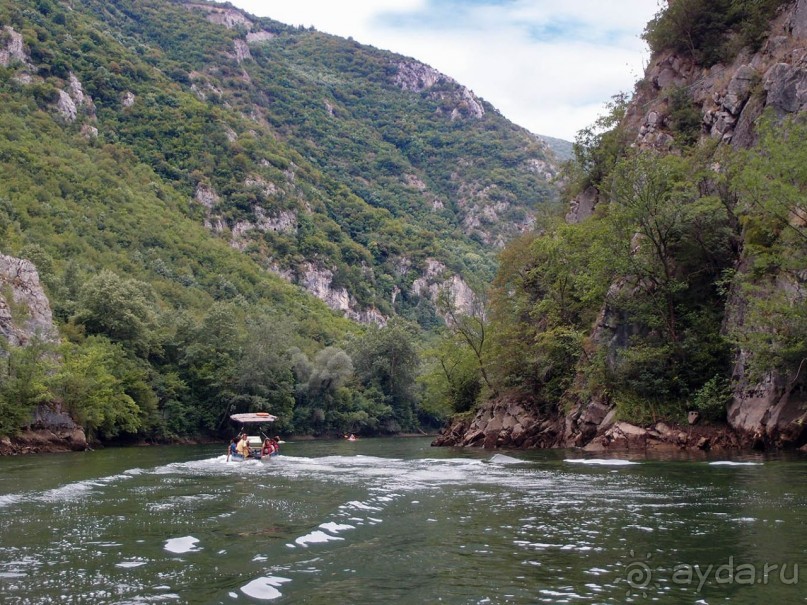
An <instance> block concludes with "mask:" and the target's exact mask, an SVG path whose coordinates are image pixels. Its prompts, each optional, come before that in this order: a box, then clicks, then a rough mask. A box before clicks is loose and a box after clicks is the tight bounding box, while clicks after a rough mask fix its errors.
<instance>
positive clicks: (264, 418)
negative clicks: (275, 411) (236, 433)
mask: <svg viewBox="0 0 807 605" xmlns="http://www.w3.org/2000/svg"><path fill="white" fill-rule="evenodd" d="M230 420H235V421H236V422H240V423H241V424H250V423H252V424H260V423H262V422H263V423H265V422H274V421H275V420H277V416H272V415H271V414H268V413H267V412H249V413H244V414H232V415H231V416H230Z"/></svg>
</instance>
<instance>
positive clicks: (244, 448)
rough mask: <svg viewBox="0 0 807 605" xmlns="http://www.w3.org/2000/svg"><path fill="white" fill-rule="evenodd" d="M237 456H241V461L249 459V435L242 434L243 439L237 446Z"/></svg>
mask: <svg viewBox="0 0 807 605" xmlns="http://www.w3.org/2000/svg"><path fill="white" fill-rule="evenodd" d="M235 449H236V454H238V455H239V456H241V459H242V460H243V459H246V458H249V455H250V451H249V440H248V439H247V434H246V433H242V434H241V439H240V441H239V442H238V445H237V446H236V448H235Z"/></svg>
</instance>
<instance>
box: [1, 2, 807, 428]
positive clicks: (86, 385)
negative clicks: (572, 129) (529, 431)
mask: <svg viewBox="0 0 807 605" xmlns="http://www.w3.org/2000/svg"><path fill="white" fill-rule="evenodd" d="M791 5H792V3H788V2H782V1H773V0H771V1H767V2H755V1H754V2H752V1H748V2H704V1H702V0H678V1H677V2H675V3H672V4H671V5H670V6H668V7H664V8H663V9H662V10H660V11H659V13H658V15H657V16H656V17H655V19H653V20H652V21H651V22H650V23H649V24H648V26H647V29H646V30H645V34H644V37H645V39H646V41H647V42H648V44H649V45H650V47H651V50H652V51H653V56H654V57H656V58H657V60H658V61H659V62H661V63H663V64H664V65H672V64H675V65H678V66H679V68H678V69H684V71H686V76H682V75H680V73H677V74H676V75H675V77H674V78H673V83H672V84H671V85H665V86H662V85H661V84H659V83H658V82H659V80H660V79H661V78H659V77H656V78H655V80H651V79H650V78H646V79H645V80H642V81H640V82H639V83H637V86H636V90H635V91H634V93H633V94H632V95H626V94H619V95H617V96H615V97H614V99H613V101H612V103H611V104H610V106H609V108H608V111H607V112H606V113H605V114H604V115H603V116H602V117H601V118H600V119H599V120H598V121H597V122H596V123H595V124H593V125H592V126H591V127H589V128H587V129H585V130H583V131H581V132H580V134H579V136H578V138H577V140H576V141H575V143H574V146H573V153H572V156H573V157H572V158H571V159H570V160H569V161H568V162H567V163H566V165H565V168H564V171H563V175H562V178H561V179H560V180H559V181H557V182H558V183H560V185H561V187H562V189H563V190H562V191H561V192H558V191H557V189H556V188H557V185H555V184H553V182H552V178H553V175H554V174H555V173H556V165H555V164H554V159H553V156H552V152H551V151H550V150H549V146H548V145H547V143H545V142H544V141H542V140H540V139H539V138H538V137H536V136H534V135H531V134H529V133H527V132H525V131H523V130H522V129H520V128H518V127H516V126H514V125H512V124H510V123H509V122H507V121H506V120H505V119H504V118H503V117H502V116H500V115H499V114H498V113H497V112H496V110H495V109H494V108H492V107H491V106H490V105H488V104H487V103H485V102H484V101H483V100H481V99H477V98H476V97H475V96H474V95H473V94H472V93H470V91H467V90H466V89H464V88H462V87H461V86H460V85H459V84H457V83H456V82H454V81H453V80H450V79H449V78H447V77H445V76H442V75H441V74H438V73H437V72H434V71H433V70H431V69H430V68H428V67H427V66H424V65H422V64H419V63H417V62H414V61H412V60H409V59H406V58H404V57H399V56H397V55H392V54H391V53H386V52H383V51H379V50H377V49H373V48H371V47H366V46H362V45H360V44H358V43H356V42H354V41H352V40H344V39H340V38H336V37H333V36H327V35H324V34H321V33H319V32H316V31H313V30H305V29H301V28H291V27H288V26H285V25H282V24H280V23H277V22H274V21H271V20H269V19H258V18H254V17H250V16H248V15H246V14H244V13H242V12H240V11H237V10H235V9H233V8H232V7H230V6H228V5H211V4H207V3H203V2H194V3H186V2H179V1H177V2H168V1H164V0H147V1H144V2H116V3H104V2H96V1H95V0H84V1H81V2H74V3H73V4H72V6H71V7H67V5H65V4H63V3H59V2H56V1H53V0H38V1H36V2H7V1H4V0H0V28H1V29H0V51H2V52H0V59H3V60H2V61H0V64H2V65H0V99H1V100H2V103H0V120H2V123H3V125H4V128H3V132H2V133H0V165H2V170H3V173H4V175H5V176H4V178H3V179H2V180H0V233H2V236H1V238H2V239H0V253H2V254H5V255H9V256H14V257H19V258H24V259H28V260H30V261H31V262H32V263H33V264H34V265H35V267H36V269H37V271H38V273H39V276H40V279H41V280H42V283H43V286H44V288H45V292H46V294H47V296H48V299H49V300H50V304H51V306H52V309H53V316H54V322H55V324H56V328H57V330H58V336H57V337H55V338H33V339H32V340H31V341H30V342H29V343H28V344H27V346H24V347H13V346H7V345H6V344H5V343H3V339H2V338H0V345H2V346H3V350H2V353H0V434H4V435H8V434H13V433H14V432H15V431H17V430H18V429H19V428H20V427H23V426H25V425H26V424H27V423H29V422H30V418H31V413H32V410H34V409H35V408H36V407H37V406H39V405H41V404H45V405H54V404H58V405H60V406H61V407H62V409H65V410H67V411H69V413H70V414H71V415H72V416H73V417H74V418H75V419H76V420H77V421H78V422H79V424H81V425H82V426H83V427H84V429H85V430H86V431H87V433H88V435H90V436H91V437H93V438H97V439H101V440H109V439H112V438H116V437H123V438H153V439H172V438H178V437H187V436H199V435H220V434H221V432H222V431H224V430H226V429H227V417H228V415H229V414H231V413H234V412H241V411H257V410H267V411H271V412H272V413H274V414H276V415H277V416H278V417H279V419H280V420H279V422H278V429H279V431H284V432H288V433H292V432H294V433H307V434H317V435H324V434H336V433H342V432H346V431H350V432H357V433H361V432H363V433H365V434H382V433H397V432H401V431H415V430H420V429H423V428H433V427H437V426H439V425H440V423H442V422H443V421H444V420H445V419H446V418H447V417H448V416H450V415H452V414H456V415H458V417H463V416H465V417H468V416H472V415H473V414H475V413H477V412H478V410H479V409H480V406H482V407H484V406H485V405H486V404H487V402H490V401H497V400H500V399H503V398H507V397H511V398H518V399H520V400H523V401H525V402H527V405H528V406H529V407H530V408H532V409H534V410H536V411H537V412H538V413H539V414H545V415H548V416H552V415H555V416H557V415H563V414H564V413H565V412H567V411H568V410H570V409H572V408H573V407H574V406H576V405H581V404H584V403H585V402H589V401H599V402H604V404H606V405H607V406H610V407H611V408H612V409H614V410H615V412H616V414H617V416H618V418H620V419H623V420H626V421H630V422H635V423H637V424H646V423H649V422H656V421H658V420H661V419H663V420H669V421H672V422H685V418H686V414H687V411H689V410H692V409H696V410H698V411H699V412H700V414H701V416H702V417H703V418H705V419H707V420H710V421H725V420H726V413H727V409H728V407H729V405H730V404H731V403H732V401H735V400H736V399H737V397H738V393H740V392H742V390H743V389H747V388H751V387H753V385H755V384H758V383H761V382H764V381H765V380H768V381H769V382H770V381H773V378H772V377H774V376H780V377H783V380H784V381H785V383H786V384H787V385H788V389H790V390H789V391H788V392H792V390H793V389H794V388H801V387H800V386H799V385H801V384H803V382H804V378H803V365H804V360H805V359H807V345H806V344H805V343H807V309H806V308H805V298H807V297H806V296H805V293H804V285H803V284H804V280H805V276H804V267H805V261H807V258H806V257H807V246H806V245H805V243H807V242H805V239H807V232H806V231H805V229H806V228H807V218H805V216H806V214H805V209H804V201H803V200H804V199H805V190H806V189H807V174H805V166H807V146H806V145H807V143H805V141H806V140H807V138H806V137H805V135H807V132H806V131H807V125H805V123H804V120H803V114H801V113H800V111H799V110H798V108H796V109H792V108H790V106H791V105H793V103H790V101H788V103H790V104H789V105H788V104H787V103H785V105H782V104H779V105H776V104H775V103H774V102H773V100H772V94H773V93H772V92H771V90H772V88H773V85H771V84H770V81H769V78H768V79H765V78H763V77H762V75H761V74H756V75H751V76H748V77H745V76H744V79H742V80H740V79H739V78H736V77H733V76H732V75H731V74H732V73H735V72H733V71H730V69H735V67H736V65H739V64H742V66H743V68H746V67H748V69H746V72H748V71H753V69H752V68H750V67H749V66H750V65H751V64H752V63H748V64H745V63H743V61H746V60H747V58H748V57H749V56H751V55H753V53H757V54H756V55H754V56H756V57H760V56H763V55H760V53H765V52H773V51H770V50H769V48H770V44H769V42H768V37H769V35H770V28H771V27H772V26H771V23H772V22H774V21H775V20H776V19H777V18H779V17H778V16H779V15H781V14H783V10H784V9H787V8H788V7H790V6H791ZM779 44H780V47H782V46H781V45H782V44H783V43H782V42H779ZM2 49H5V50H2ZM782 52H784V51H782ZM770 56H771V57H773V55H770ZM777 58H778V56H777ZM764 60H770V61H774V59H765V58H764V56H763V59H758V63H762V62H764ZM664 62H666V63H664ZM661 63H659V64H661ZM680 65H684V66H685V67H684V68H680ZM780 65H781V63H780ZM724 68H725V69H726V70H727V71H726V73H727V74H728V75H724V76H721V75H720V74H721V73H723V72H720V71H719V70H720V69H724ZM659 69H661V68H659ZM778 69H780V70H781V68H778ZM710 70H711V71H710ZM715 70H718V71H715ZM735 71H736V70H735ZM740 71H742V70H740ZM746 72H743V73H746ZM681 73H683V72H681ZM715 73H716V74H718V75H714V76H713V75H710V74H715ZM710 77H711V78H713V79H714V80H715V81H722V80H721V78H722V79H723V80H725V81H724V82H723V83H722V84H721V85H723V86H725V85H727V82H728V81H729V80H731V82H732V83H735V82H740V81H741V83H742V85H740V84H736V85H735V88H734V89H732V90H733V92H731V94H732V95H734V96H733V97H731V96H730V95H726V99H727V100H726V101H725V102H724V101H723V100H722V97H721V103H722V105H721V107H720V108H719V109H720V110H721V111H722V113H720V116H721V117H715V116H716V115H717V113H719V112H717V113H716V112H714V111H712V110H711V109H709V108H708V107H707V105H708V103H712V102H713V99H714V98H716V97H717V96H719V95H717V93H712V92H711V91H708V90H707V91H706V92H704V91H702V90H701V89H699V88H698V86H699V83H700V82H701V81H703V80H705V79H708V78H710ZM687 78H689V79H687ZM766 78H767V76H766ZM763 80H764V82H763ZM692 82H695V84H692ZM738 90H739V91H740V92H741V93H742V94H741V95H740V94H739V93H738V92H737V91H738ZM698 95H701V96H698ZM739 96H742V103H740V102H739V101H737V98H738V97H739ZM704 99H706V100H705V101H704ZM710 99H711V100H710ZM649 105H653V108H654V109H652V110H651V111H649V112H648V111H646V106H649ZM734 105H736V106H737V107H738V109H736V115H734V116H732V115H729V114H730V112H728V113H727V111H723V107H724V106H725V107H729V106H731V107H734ZM783 106H784V107H785V109H784V110H783V109H782V108H781V107H783ZM743 107H747V108H750V109H753V110H754V111H753V115H752V116H751V117H749V118H747V119H745V117H744V116H748V115H750V114H751V113H752V112H751V111H750V109H749V112H747V113H743V114H742V115H740V111H741V110H742V108H743ZM766 107H767V109H766ZM659 114H661V117H659ZM713 114H714V115H713ZM653 115H654V116H655V117H652V119H651V117H650V116H653ZM637 116H638V118H637ZM710 120H711V121H710ZM731 120H733V121H731ZM725 124H730V125H731V126H732V127H734V124H737V127H736V129H735V130H732V131H730V132H729V131H727V130H726V128H725V127H724V125H725ZM718 126H719V127H718ZM743 129H744V130H743ZM741 130H743V132H742V133H741V134H742V137H741V136H740V134H737V133H740V131H741ZM647 132H650V133H651V134H652V136H653V137H654V138H652V139H651V138H648V137H649V135H645V134H643V133H647ZM732 136H734V137H735V138H734V141H732V138H731V137H732ZM643 137H644V138H643ZM550 143H551V144H552V146H553V147H555V148H556V149H558V150H563V149H564V146H563V145H562V144H561V142H558V141H550ZM592 192H593V193H592ZM586 196H588V197H589V198H590V199H595V200H596V204H593V205H592V208H591V212H590V216H586V217H584V218H580V219H574V220H571V219H570V218H569V217H568V216H566V213H567V210H568V207H569V202H572V206H573V207H574V206H575V205H576V204H578V203H579V202H578V201H579V200H580V199H582V198H584V197H586ZM592 196H593V198H592ZM306 290H307V291H306ZM312 292H313V293H315V294H316V295H317V296H319V297H320V298H321V299H323V300H324V301H325V302H323V301H321V300H318V299H317V298H315V297H314V296H312V295H311V293H312ZM3 298H4V299H5V300H6V301H10V302H7V304H8V305H9V306H10V307H11V308H10V313H11V315H12V316H14V315H16V316H18V317H24V316H25V313H26V311H25V309H21V308H15V307H14V304H13V296H12V295H11V293H10V292H6V291H4V292H3ZM335 300H337V301H339V304H336V303H335V302H334V301H335ZM326 302H327V305H326V304H325V303H326ZM329 307H330V308H329ZM346 315H347V317H346ZM355 319H361V320H362V321H363V322H364V323H357V322H356V321H353V320H355Z"/></svg>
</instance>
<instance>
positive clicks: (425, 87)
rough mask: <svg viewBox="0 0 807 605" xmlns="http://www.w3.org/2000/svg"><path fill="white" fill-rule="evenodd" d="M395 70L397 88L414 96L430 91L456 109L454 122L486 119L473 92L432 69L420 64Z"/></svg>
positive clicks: (407, 63) (408, 63)
mask: <svg viewBox="0 0 807 605" xmlns="http://www.w3.org/2000/svg"><path fill="white" fill-rule="evenodd" d="M396 68H397V71H396V73H395V76H394V77H393V83H394V84H395V85H396V86H399V87H400V88H402V89H403V90H408V91H411V92H424V91H429V96H430V97H431V98H434V99H438V100H440V101H448V102H449V104H450V105H452V106H453V107H452V110H451V112H450V114H449V117H450V118H451V120H456V119H458V118H460V117H469V118H474V119H479V118H481V117H482V116H484V115H485V108H484V107H483V106H482V102H481V101H480V100H479V99H478V98H477V97H476V95H475V94H474V93H473V92H471V91H470V90H468V89H467V88H465V87H464V86H461V85H460V84H458V83H457V82H456V81H455V80H454V79H452V78H449V77H448V76H446V75H444V74H442V73H440V72H439V71H437V70H436V69H434V68H433V67H429V66H428V65H424V64H423V63H420V62H418V61H400V62H399V63H397V64H396ZM438 85H440V86H438Z"/></svg>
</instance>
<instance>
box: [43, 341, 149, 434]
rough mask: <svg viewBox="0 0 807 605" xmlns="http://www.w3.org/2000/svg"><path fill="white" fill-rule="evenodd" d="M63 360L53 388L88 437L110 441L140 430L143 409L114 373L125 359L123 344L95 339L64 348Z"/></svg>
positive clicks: (54, 379) (53, 377)
mask: <svg viewBox="0 0 807 605" xmlns="http://www.w3.org/2000/svg"><path fill="white" fill-rule="evenodd" d="M62 358H63V362H62V365H61V367H60V369H59V371H58V372H57V373H56V374H55V375H53V376H52V378H51V379H50V384H51V389H52V391H53V394H54V396H55V397H56V399H57V400H58V401H61V402H62V404H63V405H64V406H65V409H66V410H67V411H68V412H69V413H70V415H71V416H72V417H73V418H74V419H75V420H76V422H78V423H79V424H81V425H82V426H83V427H84V429H85V430H86V431H87V434H88V437H90V438H92V437H103V438H109V437H114V436H116V435H118V434H119V433H121V432H127V433H135V432H136V431H137V430H138V429H139V428H140V427H141V425H142V422H141V418H140V413H141V410H140V408H139V407H138V405H137V404H136V403H135V401H134V400H133V399H132V398H131V397H130V396H129V395H127V394H126V391H125V384H124V382H123V381H122V380H120V379H119V378H117V377H116V376H115V374H114V369H115V368H116V367H118V366H119V365H120V364H121V363H124V360H125V354H124V351H123V349H122V347H121V345H119V344H114V343H112V342H111V341H109V340H108V339H107V338H105V337H102V336H94V337H90V338H88V339H87V340H86V341H85V342H84V343H83V344H81V345H75V344H66V345H64V346H63V347H62Z"/></svg>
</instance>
